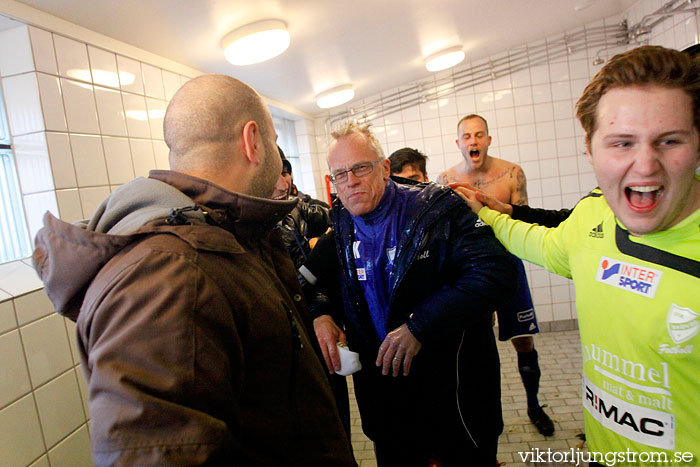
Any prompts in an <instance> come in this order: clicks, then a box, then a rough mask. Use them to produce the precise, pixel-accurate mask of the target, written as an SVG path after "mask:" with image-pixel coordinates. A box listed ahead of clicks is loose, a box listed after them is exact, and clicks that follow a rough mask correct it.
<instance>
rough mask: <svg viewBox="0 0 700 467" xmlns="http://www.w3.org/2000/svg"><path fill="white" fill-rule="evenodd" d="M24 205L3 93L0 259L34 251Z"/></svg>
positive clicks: (4, 260)
mask: <svg viewBox="0 0 700 467" xmlns="http://www.w3.org/2000/svg"><path fill="white" fill-rule="evenodd" d="M22 206H23V203H22V195H21V194H20V190H19V182H18V180H17V170H16V169H15V159H14V157H13V154H12V145H11V141H10V132H9V131H8V127H7V116H6V115H5V107H4V106H3V105H2V95H0V241H1V242H2V243H1V244H0V263H5V262H8V261H14V260H16V259H20V258H26V257H27V256H29V255H30V254H31V252H32V247H31V243H30V241H29V231H28V229H27V222H26V220H25V218H24V209H23V207H22Z"/></svg>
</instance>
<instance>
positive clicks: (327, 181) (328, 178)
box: [326, 174, 332, 206]
mask: <svg viewBox="0 0 700 467" xmlns="http://www.w3.org/2000/svg"><path fill="white" fill-rule="evenodd" d="M326 197H327V198H328V205H329V206H330V205H331V203H332V200H331V178H330V177H329V176H328V174H326Z"/></svg>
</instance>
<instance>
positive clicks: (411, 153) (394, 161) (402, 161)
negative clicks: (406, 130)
mask: <svg viewBox="0 0 700 467" xmlns="http://www.w3.org/2000/svg"><path fill="white" fill-rule="evenodd" d="M427 159H428V158H427V157H426V156H425V154H423V153H422V152H420V151H419V150H418V149H412V148H401V149H397V150H396V151H394V152H393V153H391V156H389V160H390V161H391V173H392V174H395V173H399V172H401V171H402V170H403V168H404V166H406V165H416V166H418V169H419V170H420V171H421V172H423V175H424V176H426V177H427V176H428V172H427V171H426V169H425V161H426V160H427Z"/></svg>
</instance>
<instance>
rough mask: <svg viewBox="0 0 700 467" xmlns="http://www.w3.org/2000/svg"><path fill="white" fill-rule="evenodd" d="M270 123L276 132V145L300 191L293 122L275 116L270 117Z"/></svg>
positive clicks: (301, 188) (299, 169) (299, 170)
mask: <svg viewBox="0 0 700 467" xmlns="http://www.w3.org/2000/svg"><path fill="white" fill-rule="evenodd" d="M272 123H273V125H275V130H276V131H277V145H278V146H279V147H281V148H282V151H284V156H285V157H286V158H287V159H288V160H289V162H290V163H291V164H292V176H293V177H294V184H295V185H296V186H297V188H299V189H300V190H302V191H304V190H303V187H302V186H301V185H300V183H301V182H302V180H301V164H300V163H299V149H298V147H297V133H296V130H295V127H294V121H293V120H290V119H288V118H284V117H280V116H277V115H273V116H272Z"/></svg>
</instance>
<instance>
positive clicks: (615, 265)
mask: <svg viewBox="0 0 700 467" xmlns="http://www.w3.org/2000/svg"><path fill="white" fill-rule="evenodd" d="M662 274H663V273H662V272H661V271H658V270H656V269H651V268H648V267H645V266H640V265H638V264H632V263H625V262H624V261H618V260H615V259H612V258H608V257H607V256H601V258H600V263H599V264H598V271H597V273H596V280H597V281H598V282H602V283H604V284H608V285H612V286H613V287H617V288H620V289H623V290H626V291H628V292H633V293H636V294H638V295H643V296H645V297H648V298H654V295H656V289H657V288H658V287H659V282H661V275H662Z"/></svg>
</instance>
